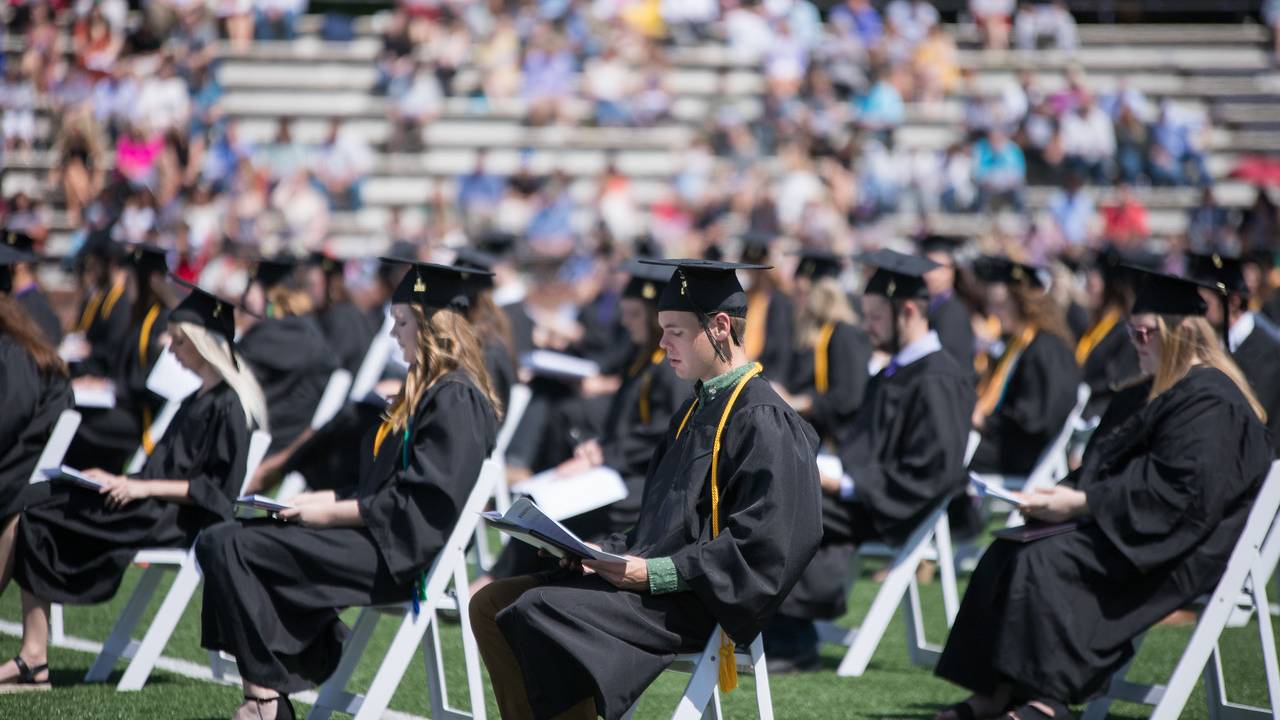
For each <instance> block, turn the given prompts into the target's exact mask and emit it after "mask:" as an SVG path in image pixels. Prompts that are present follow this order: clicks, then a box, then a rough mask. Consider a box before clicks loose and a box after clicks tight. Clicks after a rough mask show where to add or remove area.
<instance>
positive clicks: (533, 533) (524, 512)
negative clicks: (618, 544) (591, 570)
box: [480, 497, 627, 563]
mask: <svg viewBox="0 0 1280 720" xmlns="http://www.w3.org/2000/svg"><path fill="white" fill-rule="evenodd" d="M480 516H481V517H483V518H484V520H485V522H487V523H488V524H489V525H490V526H492V527H494V528H496V529H498V530H500V531H501V532H504V533H506V534H508V535H510V536H511V537H513V538H515V539H517V540H522V541H524V542H526V543H528V544H530V545H532V546H534V547H536V548H538V549H540V550H545V551H546V552H548V553H550V554H552V555H554V556H556V557H558V558H575V559H578V560H597V561H599V562H611V563H625V562H626V561H627V559H626V558H624V557H621V556H619V555H614V554H613V553H607V552H604V551H603V550H596V549H595V548H593V547H591V546H590V545H587V544H586V543H584V542H582V540H581V538H579V537H578V536H577V535H574V534H573V531H572V530H570V529H569V528H567V527H565V526H564V525H561V524H560V523H558V522H556V521H555V520H552V519H551V518H549V517H547V515H546V513H544V512H542V510H541V509H540V508H539V507H538V505H537V504H536V503H534V502H533V501H532V500H530V499H529V498H524V497H522V498H520V499H518V500H516V501H515V502H513V503H511V507H510V508H508V509H507V514H506V515H503V514H502V513H500V512H496V511H491V512H485V513H480Z"/></svg>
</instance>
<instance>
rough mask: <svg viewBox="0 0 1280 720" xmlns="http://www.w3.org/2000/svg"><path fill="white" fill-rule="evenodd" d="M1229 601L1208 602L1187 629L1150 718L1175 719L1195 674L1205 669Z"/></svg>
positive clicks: (1226, 616)
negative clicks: (1188, 635) (1188, 634)
mask: <svg viewBox="0 0 1280 720" xmlns="http://www.w3.org/2000/svg"><path fill="white" fill-rule="evenodd" d="M1234 605H1235V603H1234V599H1233V601H1232V602H1230V603H1227V602H1219V603H1209V605H1208V606H1206V607H1205V609H1204V612H1203V613H1202V614H1201V616H1200V622H1199V623H1197V624H1196V629H1195V631H1194V632H1192V633H1191V640H1190V642H1188V643H1187V649H1186V651H1185V652H1183V653H1182V657H1181V658H1180V659H1179V660H1178V664H1177V666H1176V667H1174V669H1173V675H1172V676H1170V678H1169V684H1168V685H1167V686H1165V691H1164V692H1163V693H1162V695H1161V697H1160V701H1159V703H1158V704H1157V705H1156V708H1155V711H1154V712H1152V713H1151V720H1175V719H1176V718H1177V717H1178V716H1179V715H1181V714H1182V710H1183V708H1185V707H1186V705H1187V699H1188V698H1190V697H1191V691H1192V689H1194V688H1195V684H1196V677H1197V676H1199V675H1201V674H1202V673H1203V672H1204V670H1205V665H1206V664H1207V663H1209V662H1210V661H1211V660H1213V658H1214V656H1216V654H1217V648H1216V646H1217V641H1218V638H1219V637H1221V635H1222V630H1223V628H1224V627H1226V624H1227V619H1228V618H1229V617H1230V615H1231V611H1232V609H1233V607H1234Z"/></svg>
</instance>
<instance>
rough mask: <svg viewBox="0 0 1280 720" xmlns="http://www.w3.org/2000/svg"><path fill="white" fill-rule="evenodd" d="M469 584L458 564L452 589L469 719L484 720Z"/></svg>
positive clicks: (481, 683)
mask: <svg viewBox="0 0 1280 720" xmlns="http://www.w3.org/2000/svg"><path fill="white" fill-rule="evenodd" d="M469 582H470V581H469V580H468V579H467V571H466V568H465V567H464V566H463V565H462V564H461V563H458V565H457V566H456V567H455V568H454V570H453V589H454V596H455V598H456V599H457V601H458V618H459V621H460V622H461V624H462V657H463V662H464V663H465V664H466V667H467V692H468V694H469V696H470V698H471V717H472V718H474V719H475V720H485V706H484V676H483V675H482V674H481V672H480V647H479V645H477V644H476V636H475V634H474V633H472V632H471V613H470V607H471V588H470V587H469V586H468V583H469ZM433 626H434V625H433Z"/></svg>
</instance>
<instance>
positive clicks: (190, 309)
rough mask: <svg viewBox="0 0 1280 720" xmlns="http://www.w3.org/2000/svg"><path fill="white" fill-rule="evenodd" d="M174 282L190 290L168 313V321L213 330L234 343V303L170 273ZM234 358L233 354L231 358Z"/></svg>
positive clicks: (231, 343) (228, 341)
mask: <svg viewBox="0 0 1280 720" xmlns="http://www.w3.org/2000/svg"><path fill="white" fill-rule="evenodd" d="M169 277H170V279H172V280H173V281H174V282H175V283H177V284H179V285H181V286H182V287H185V288H187V289H188V290H190V291H191V292H190V293H188V294H187V296H186V297H185V298H183V299H182V301H181V302H179V303H178V304H177V306H176V307H174V308H173V312H171V313H169V322H171V323H180V322H187V323H192V324H194V325H199V326H200V327H203V328H205V329H206V330H209V331H210V332H215V333H218V334H219V335H221V336H222V337H224V338H226V339H227V343H228V344H229V345H234V343H235V339H236V313H235V307H236V306H235V305H233V304H231V303H229V302H227V301H226V300H223V299H221V298H219V297H218V296H216V295H214V294H213V293H211V292H209V291H207V290H205V289H203V288H201V287H199V286H198V285H194V284H192V283H189V282H187V281H186V280H183V279H182V278H180V277H178V276H177V275H170V276H169ZM234 359H235V356H234V354H233V355H232V360H234Z"/></svg>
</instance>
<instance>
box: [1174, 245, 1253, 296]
mask: <svg viewBox="0 0 1280 720" xmlns="http://www.w3.org/2000/svg"><path fill="white" fill-rule="evenodd" d="M1187 277H1189V278H1190V279H1192V280H1194V281H1196V282H1199V283H1202V284H1204V285H1205V286H1206V287H1209V288H1211V289H1213V290H1216V291H1217V292H1219V293H1221V294H1223V295H1227V294H1236V295H1248V294H1249V287H1248V285H1246V284H1245V281H1244V263H1243V262H1241V261H1240V258H1238V257H1231V256H1227V255H1220V254H1218V253H1192V252H1189V253H1187Z"/></svg>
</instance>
